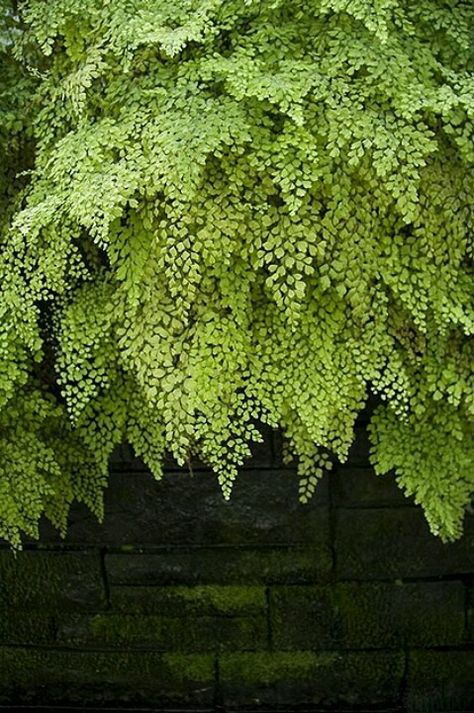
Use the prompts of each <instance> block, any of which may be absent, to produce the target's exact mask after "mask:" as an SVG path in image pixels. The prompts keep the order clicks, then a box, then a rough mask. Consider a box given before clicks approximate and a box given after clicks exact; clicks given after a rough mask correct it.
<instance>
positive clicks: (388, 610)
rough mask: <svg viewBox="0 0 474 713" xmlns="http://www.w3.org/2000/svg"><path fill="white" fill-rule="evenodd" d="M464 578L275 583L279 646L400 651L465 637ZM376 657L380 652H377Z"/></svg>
mask: <svg viewBox="0 0 474 713" xmlns="http://www.w3.org/2000/svg"><path fill="white" fill-rule="evenodd" d="M464 603H465V591H464V587H463V585H462V584H461V583H460V582H419V583H418V582H417V583H407V582H406V583H402V582H399V583H398V584H397V583H381V582H373V583H367V584H366V583H357V582H344V583H343V582H339V583H337V584H334V585H326V586H319V587H313V586H306V587H302V586H289V587H278V586H275V587H271V589H270V612H271V630H272V640H273V645H274V646H275V647H276V648H277V649H282V650H284V649H296V650H299V649H345V648H349V649H350V648H353V649H357V648H359V649H364V648H376V649H390V648H392V649H393V648H394V649H399V648H402V647H403V646H405V645H407V644H410V645H415V646H445V645H450V644H454V645H459V644H462V643H463V641H464ZM374 656H378V654H374Z"/></svg>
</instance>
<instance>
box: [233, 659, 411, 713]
mask: <svg viewBox="0 0 474 713" xmlns="http://www.w3.org/2000/svg"><path fill="white" fill-rule="evenodd" d="M403 668H404V657H403V655H402V654H398V653H386V652H380V653H378V654H377V656H374V654H373V653H367V652H344V653H341V652H320V653H315V652H310V651H292V652H291V653H288V652H281V651H275V652H266V653H248V654H243V653H235V654H223V655H221V656H219V671H220V688H221V694H222V699H223V704H224V707H225V708H226V709H237V710H239V709H242V708H244V707H247V708H259V707H268V708H272V709H273V710H275V709H277V708H284V709H285V710H295V709H298V708H301V707H302V706H307V707H308V708H310V709H318V710H320V709H327V708H329V709H332V710H342V709H350V710H352V709H356V708H357V707H359V708H361V707H362V706H363V707H364V709H366V708H370V707H376V706H378V707H379V708H381V707H382V706H387V707H388V706H391V705H394V704H397V703H398V702H399V698H400V685H401V681H402V676H403Z"/></svg>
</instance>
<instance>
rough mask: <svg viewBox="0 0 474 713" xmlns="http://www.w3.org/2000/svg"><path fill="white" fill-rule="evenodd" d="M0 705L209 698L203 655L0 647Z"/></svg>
mask: <svg viewBox="0 0 474 713" xmlns="http://www.w3.org/2000/svg"><path fill="white" fill-rule="evenodd" d="M0 681H1V687H0V704H2V703H3V704H7V703H12V702H15V703H17V704H18V703H23V704H27V703H29V704H45V703H51V704H57V703H62V704H75V705H87V704H89V703H95V702H97V701H101V702H102V703H104V704H106V703H111V704H113V703H133V704H139V703H143V702H146V703H147V704H149V703H153V701H159V703H160V705H174V706H180V705H184V706H190V705H206V704H209V703H211V702H212V701H213V697H214V687H215V678H214V662H213V659H212V657H211V656H208V655H185V654H181V653H173V654H164V655H160V654H157V653H154V652H133V653H130V652H127V651H123V652H111V651H106V652H104V651H102V652H95V651H90V652H86V651H64V650H60V649H50V650H38V651H35V650H32V649H21V648H5V647H3V648H0Z"/></svg>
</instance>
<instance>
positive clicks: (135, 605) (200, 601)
mask: <svg viewBox="0 0 474 713" xmlns="http://www.w3.org/2000/svg"><path fill="white" fill-rule="evenodd" d="M244 575H245V573H244ZM110 604H111V607H112V609H113V610H114V611H122V612H126V613H128V614H140V613H141V614H160V615H166V616H184V615H193V616H205V615H209V616H213V615H225V616H242V615H245V614H258V613H262V612H264V611H265V609H266V596H265V588H264V587H259V586H238V585H219V584H216V585H196V586H184V585H183V586H177V587H173V586H168V587H151V586H126V585H125V586H120V585H118V586H113V587H112V588H111V591H110Z"/></svg>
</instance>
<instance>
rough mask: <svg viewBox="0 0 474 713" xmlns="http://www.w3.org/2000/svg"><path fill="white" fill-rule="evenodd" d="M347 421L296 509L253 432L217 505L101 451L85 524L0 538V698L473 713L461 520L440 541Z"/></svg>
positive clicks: (472, 553)
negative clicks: (335, 455) (100, 496)
mask: <svg viewBox="0 0 474 713" xmlns="http://www.w3.org/2000/svg"><path fill="white" fill-rule="evenodd" d="M359 431H360V433H359V436H360V437H359V440H358V441H357V442H356V444H355V446H354V447H353V449H352V450H351V454H350V459H349V461H348V463H347V464H345V465H343V466H339V467H338V468H336V470H335V472H334V473H332V474H331V475H330V476H328V477H325V478H324V479H323V481H322V482H321V483H320V485H319V488H318V491H317V494H316V496H315V499H314V500H313V501H312V502H311V503H310V504H308V505H306V506H303V505H300V504H299V503H298V501H297V483H298V479H297V475H296V472H295V468H294V466H293V465H283V463H282V462H281V459H280V452H281V442H280V438H279V435H278V434H275V433H273V432H271V431H270V430H267V432H266V439H265V442H264V443H263V444H258V445H256V447H255V449H254V452H255V454H254V459H253V461H252V462H251V463H249V464H248V465H247V467H246V468H245V469H244V470H243V472H242V474H241V476H240V478H239V479H238V480H237V482H236V485H235V493H234V496H233V498H232V499H231V501H230V503H226V502H224V501H223V500H222V498H221V496H220V493H219V489H218V486H217V484H216V482H215V478H214V476H212V474H210V473H209V472H208V471H207V470H206V468H204V467H203V466H202V464H200V463H193V464H192V467H193V475H192V477H191V475H190V474H189V472H187V471H186V470H185V469H184V470H179V469H178V468H177V466H176V464H175V463H173V462H172V460H169V461H168V472H167V474H166V476H165V478H164V479H163V480H162V481H161V482H156V481H154V480H153V479H152V478H151V476H150V475H149V474H148V473H147V472H146V469H145V468H144V467H143V464H142V463H140V461H138V460H137V459H136V458H134V457H133V454H132V453H131V451H130V449H129V448H128V447H123V448H121V449H119V451H118V452H117V453H116V454H115V456H114V460H113V463H112V465H111V469H112V471H113V472H112V475H111V486H110V489H109V490H108V492H107V494H106V515H105V520H104V523H103V524H102V525H101V524H99V523H97V522H96V521H95V520H94V518H93V517H92V516H91V515H90V514H89V513H87V512H86V511H85V509H84V508H83V507H82V506H74V508H73V510H72V513H71V517H70V529H69V533H68V536H67V538H66V540H65V541H63V540H61V539H60V538H59V537H58V535H57V533H56V532H55V531H54V530H53V529H52V528H51V527H50V526H48V525H47V524H46V523H45V524H44V525H43V526H42V538H41V542H40V544H36V543H27V547H26V549H25V550H24V551H23V552H21V553H19V554H18V555H17V556H14V555H13V554H12V553H11V552H10V551H9V550H8V549H7V548H6V547H4V548H3V549H0V706H2V705H3V706H5V707H7V708H8V707H12V706H15V705H17V706H44V707H46V708H48V707H49V708H50V707H53V706H97V707H101V708H103V707H113V706H118V707H120V708H123V707H125V708H129V707H133V706H135V707H140V706H142V707H144V708H147V707H148V708H151V709H155V710H160V709H163V710H166V709H167V710H169V709H175V710H176V709H177V710H201V711H204V710H206V711H215V712H216V713H217V712H220V713H224V712H225V711H233V710H235V711H238V710H240V709H241V710H261V709H262V710H274V711H290V710H293V709H294V710H296V709H298V710H304V711H312V710H314V711H353V712H354V711H362V710H367V709H369V710H370V711H372V712H373V711H391V712H394V711H396V712H397V713H401V712H402V711H407V712H408V713H411V712H414V713H415V712H417V711H430V712H431V713H434V712H435V711H436V713H452V712H453V711H466V712H467V711H472V710H474V518H473V517H472V516H468V517H467V518H466V527H465V535H464V537H463V538H462V539H461V540H460V541H459V542H457V543H455V544H453V545H444V544H442V543H441V542H440V541H439V540H437V539H436V538H435V537H433V536H432V535H431V534H430V533H429V530H428V527H427V525H426V522H425V520H424V518H423V514H422V513H421V512H420V510H419V509H418V508H417V507H415V506H414V504H413V503H412V502H411V501H410V500H406V499H405V498H404V497H403V495H402V494H401V492H400V491H399V490H398V489H397V487H396V481H395V479H394V477H393V476H391V475H387V476H384V477H377V476H375V474H374V473H373V471H372V470H371V468H370V467H369V465H368V443H367V438H366V436H365V432H364V430H363V429H361V427H359Z"/></svg>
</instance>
